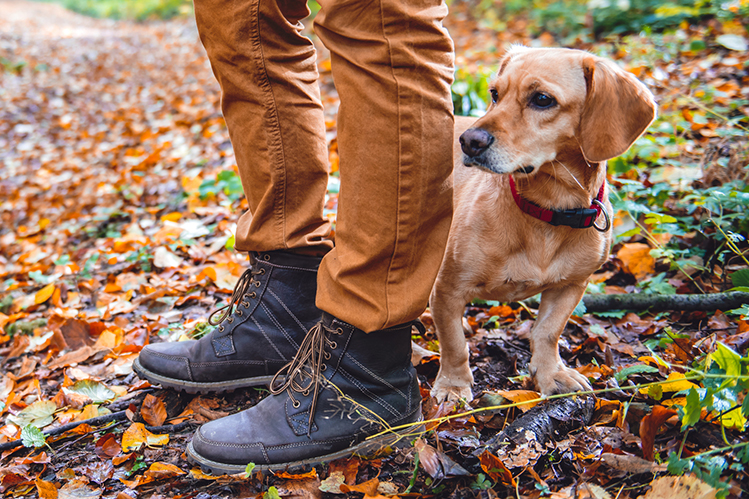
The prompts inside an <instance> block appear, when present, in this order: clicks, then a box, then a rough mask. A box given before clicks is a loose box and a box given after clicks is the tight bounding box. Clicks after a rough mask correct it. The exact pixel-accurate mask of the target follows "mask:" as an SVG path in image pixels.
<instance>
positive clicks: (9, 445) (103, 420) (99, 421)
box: [0, 411, 127, 452]
mask: <svg viewBox="0 0 749 499" xmlns="http://www.w3.org/2000/svg"><path fill="white" fill-rule="evenodd" d="M123 419H127V411H118V412H113V413H111V414H104V415H103V416H96V417H95V418H89V419H84V420H81V421H74V422H72V423H68V424H64V425H62V426H58V427H57V428H52V429H51V430H46V431H44V432H42V433H44V436H45V437H52V436H55V435H61V434H63V433H65V432H66V431H70V430H72V429H74V428H77V427H78V426H80V425H82V424H87V425H89V426H91V427H95V426H101V425H104V424H107V423H111V422H112V421H121V420H123ZM21 445H23V441H22V440H20V439H19V440H11V441H10V442H5V443H4V444H0V452H3V451H6V450H8V449H15V448H16V447H20V446H21Z"/></svg>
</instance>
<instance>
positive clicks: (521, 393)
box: [496, 390, 541, 412]
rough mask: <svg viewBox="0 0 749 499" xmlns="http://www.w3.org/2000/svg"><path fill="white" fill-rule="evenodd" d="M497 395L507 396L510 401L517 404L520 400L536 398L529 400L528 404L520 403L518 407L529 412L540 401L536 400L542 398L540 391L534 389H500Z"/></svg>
mask: <svg viewBox="0 0 749 499" xmlns="http://www.w3.org/2000/svg"><path fill="white" fill-rule="evenodd" d="M496 393H497V395H501V396H502V397H504V398H506V399H507V400H509V401H510V402H513V403H515V404H517V403H518V402H525V401H527V400H535V402H529V403H527V404H520V405H518V408H519V409H520V410H521V411H523V412H527V411H529V410H531V409H532V408H533V407H534V406H535V405H537V404H538V403H539V402H540V401H539V400H536V399H539V398H541V395H540V394H539V393H538V392H534V391H533V390H507V391H503V390H501V391H498V392H496Z"/></svg>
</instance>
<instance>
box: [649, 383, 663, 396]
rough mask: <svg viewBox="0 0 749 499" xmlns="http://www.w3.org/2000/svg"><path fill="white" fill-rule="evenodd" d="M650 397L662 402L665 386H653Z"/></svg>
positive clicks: (650, 389)
mask: <svg viewBox="0 0 749 499" xmlns="http://www.w3.org/2000/svg"><path fill="white" fill-rule="evenodd" d="M648 395H650V398H652V399H653V400H660V399H662V398H663V385H653V386H651V387H650V388H648Z"/></svg>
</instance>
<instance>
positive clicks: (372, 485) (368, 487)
mask: <svg viewBox="0 0 749 499" xmlns="http://www.w3.org/2000/svg"><path fill="white" fill-rule="evenodd" d="M378 485H380V481H379V480H378V479H377V478H372V479H371V480H367V481H366V482H364V483H360V484H359V485H346V484H345V483H344V484H342V485H341V492H343V493H346V492H361V493H362V494H364V497H377V496H379V495H380V494H379V492H377V486H378Z"/></svg>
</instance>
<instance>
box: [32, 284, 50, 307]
mask: <svg viewBox="0 0 749 499" xmlns="http://www.w3.org/2000/svg"><path fill="white" fill-rule="evenodd" d="M54 292H55V285H54V284H51V283H50V284H47V285H46V286H44V287H43V288H42V289H40V290H39V291H37V292H36V294H35V295H34V303H36V304H37V305H39V304H41V303H44V302H45V301H47V300H49V299H50V297H51V296H52V293H54Z"/></svg>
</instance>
